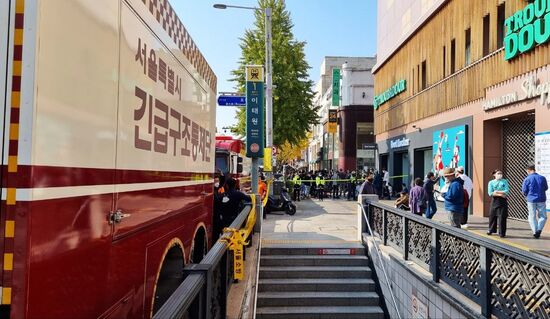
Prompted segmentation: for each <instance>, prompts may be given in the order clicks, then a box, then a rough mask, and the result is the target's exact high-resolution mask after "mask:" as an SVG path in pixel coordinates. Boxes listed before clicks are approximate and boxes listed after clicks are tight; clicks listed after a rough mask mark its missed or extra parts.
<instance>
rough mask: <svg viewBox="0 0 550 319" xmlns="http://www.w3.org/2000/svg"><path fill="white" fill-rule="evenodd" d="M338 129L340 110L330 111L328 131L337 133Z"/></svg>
mask: <svg viewBox="0 0 550 319" xmlns="http://www.w3.org/2000/svg"><path fill="white" fill-rule="evenodd" d="M337 129H338V110H329V111H328V133H330V134H336V131H337Z"/></svg>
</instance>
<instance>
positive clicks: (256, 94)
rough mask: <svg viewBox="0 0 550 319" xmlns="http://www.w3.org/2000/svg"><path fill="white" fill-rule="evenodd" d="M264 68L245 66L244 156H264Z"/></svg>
mask: <svg viewBox="0 0 550 319" xmlns="http://www.w3.org/2000/svg"><path fill="white" fill-rule="evenodd" d="M263 81H264V68H263V66H261V65H248V66H246V156H247V157H252V158H261V157H263V156H264V82H263Z"/></svg>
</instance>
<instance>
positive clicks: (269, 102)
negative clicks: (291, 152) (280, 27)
mask: <svg viewBox="0 0 550 319" xmlns="http://www.w3.org/2000/svg"><path fill="white" fill-rule="evenodd" d="M264 14H265V67H266V91H265V97H266V98H265V113H266V123H265V127H266V131H267V134H266V143H265V144H266V147H267V148H271V147H273V79H272V75H273V65H272V62H273V57H272V38H271V14H272V10H271V8H269V7H268V8H265V9H264ZM269 152H271V151H269ZM273 155H274V154H273V153H271V156H269V160H270V161H271V165H270V166H271V167H272V170H273V167H274V166H275V165H276V161H275V159H276V157H275V156H273ZM264 166H265V165H264ZM268 178H269V179H270V180H271V179H272V178H273V172H268ZM269 195H273V187H271V188H270V189H269Z"/></svg>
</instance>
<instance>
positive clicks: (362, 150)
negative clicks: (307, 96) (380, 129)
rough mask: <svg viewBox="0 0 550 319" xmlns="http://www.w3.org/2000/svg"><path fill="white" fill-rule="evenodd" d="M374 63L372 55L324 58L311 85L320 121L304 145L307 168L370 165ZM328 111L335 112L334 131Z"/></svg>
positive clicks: (372, 156) (371, 156)
mask: <svg viewBox="0 0 550 319" xmlns="http://www.w3.org/2000/svg"><path fill="white" fill-rule="evenodd" d="M374 64H375V58H368V57H325V58H324V60H323V63H322V65H321V76H320V79H319V81H318V82H317V85H316V87H315V92H316V93H315V99H314V104H315V106H317V107H318V109H319V111H318V115H319V118H320V124H318V125H316V126H314V127H312V138H311V140H310V145H309V149H308V156H309V159H310V161H309V163H310V165H309V168H310V169H311V170H319V169H326V170H330V169H343V170H350V171H351V170H357V169H363V168H364V167H365V166H370V167H373V168H374V163H375V152H374V149H373V147H374V145H375V144H374V142H375V140H374V124H373V109H372V101H373V94H374V79H373V76H372V67H373V66H374ZM335 69H336V70H337V71H336V73H337V74H338V76H337V79H336V82H334V81H333V73H334V70H335ZM334 85H337V87H336V91H335V90H334ZM329 114H335V116H336V117H335V118H334V119H335V121H336V123H335V124H334V125H335V126H334V127H335V128H336V129H335V130H334V131H331V129H329V126H330V124H329Z"/></svg>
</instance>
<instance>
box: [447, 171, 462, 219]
mask: <svg viewBox="0 0 550 319" xmlns="http://www.w3.org/2000/svg"><path fill="white" fill-rule="evenodd" d="M443 176H445V182H446V183H448V184H449V187H448V188H447V192H445V193H443V194H442V196H443V198H444V199H445V210H446V211H447V212H448V213H449V220H450V221H451V226H453V227H456V228H460V221H461V220H462V214H464V186H463V184H464V181H463V180H461V179H460V178H456V177H455V170H454V168H446V169H445V170H443Z"/></svg>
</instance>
